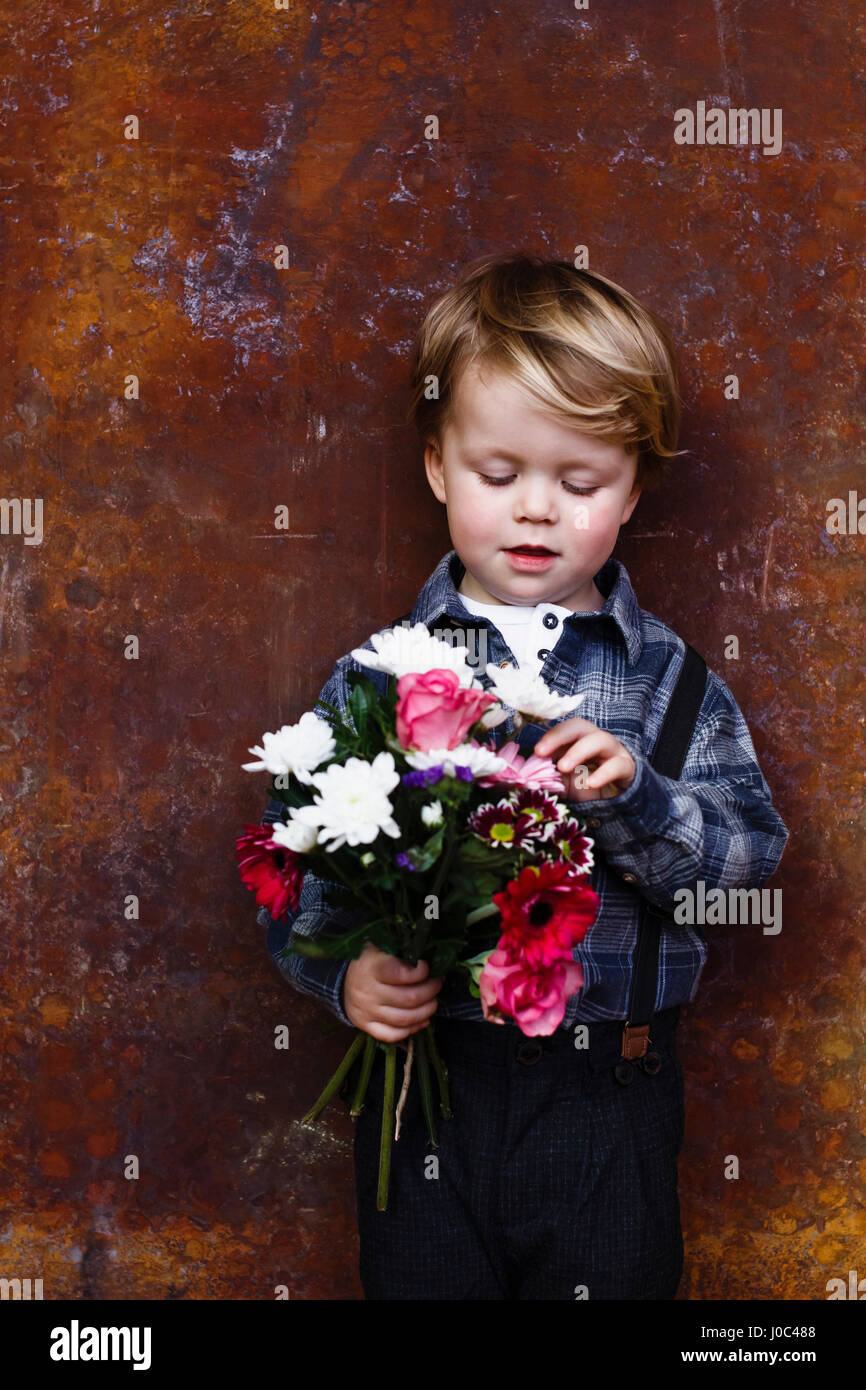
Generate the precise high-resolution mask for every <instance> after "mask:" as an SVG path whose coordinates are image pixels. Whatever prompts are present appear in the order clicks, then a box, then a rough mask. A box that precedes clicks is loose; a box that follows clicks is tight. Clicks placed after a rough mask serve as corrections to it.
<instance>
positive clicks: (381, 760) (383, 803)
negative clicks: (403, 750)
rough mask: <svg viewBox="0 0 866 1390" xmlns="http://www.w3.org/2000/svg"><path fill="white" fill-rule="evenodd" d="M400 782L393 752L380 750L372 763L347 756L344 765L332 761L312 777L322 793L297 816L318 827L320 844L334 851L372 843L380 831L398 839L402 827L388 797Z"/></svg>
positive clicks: (297, 812)
mask: <svg viewBox="0 0 866 1390" xmlns="http://www.w3.org/2000/svg"><path fill="white" fill-rule="evenodd" d="M399 781H400V774H399V772H398V771H397V769H396V767H395V765H394V759H393V757H392V755H391V754H390V753H377V754H376V757H375V758H374V759H373V761H372V762H371V763H370V762H367V761H366V760H365V759H364V758H348V759H347V760H346V763H345V765H343V766H341V765H340V764H339V763H331V766H330V767H328V768H326V769H325V771H324V772H316V773H314V774H313V777H312V782H313V784H314V785H315V786H316V787H317V788H318V790H319V791H320V792H321V793H322V795H321V796H318V797H316V798H315V800H314V802H313V805H312V806H300V807H299V808H298V809H297V810H296V811H295V817H294V818H295V820H298V821H301V822H302V824H304V825H311V826H316V827H318V830H319V835H318V838H319V843H320V844H322V845H324V846H325V848H326V849H328V850H331V851H333V850H337V849H339V848H340V846H341V845H344V844H350V845H353V846H354V845H359V844H363V845H369V844H371V843H372V841H373V840H375V839H376V836H377V835H378V834H379V832H380V831H384V833H385V834H386V835H390V836H392V838H393V839H395V840H396V839H399V837H400V827H399V825H398V824H397V822H396V821H395V820H394V815H393V811H394V808H393V806H392V805H391V802H390V801H389V800H388V793H389V792H391V791H393V790H394V788H395V787H396V786H397V783H398V782H399Z"/></svg>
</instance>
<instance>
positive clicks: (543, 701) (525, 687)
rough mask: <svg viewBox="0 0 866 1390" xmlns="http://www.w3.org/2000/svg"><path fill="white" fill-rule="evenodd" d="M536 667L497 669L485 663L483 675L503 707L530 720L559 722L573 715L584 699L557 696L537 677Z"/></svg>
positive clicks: (571, 696) (495, 666) (580, 697)
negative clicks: (486, 677)
mask: <svg viewBox="0 0 866 1390" xmlns="http://www.w3.org/2000/svg"><path fill="white" fill-rule="evenodd" d="M540 669H541V668H540V663H539V662H533V663H532V664H531V665H529V666H523V667H517V666H497V665H496V664H495V662H492V661H490V662H488V663H487V667H486V670H487V674H488V676H489V677H490V679H491V681H492V682H493V686H494V690H493V693H494V694H495V695H496V697H497V699H498V700H501V701H502V704H503V705H507V706H508V708H509V709H513V710H517V711H518V712H519V713H520V714H524V715H528V716H529V717H530V718H532V719H540V720H547V719H561V718H562V717H563V715H566V714H573V713H574V711H575V710H576V709H577V707H578V705H579V704H581V703H582V702H583V700H584V699H585V698H586V696H585V695H557V694H555V693H554V692H553V691H552V690H551V689H550V687H549V686H548V685H547V684H546V683H545V682H544V681H543V680H542V679H541V676H540V675H539V674H538V673H539V670H540Z"/></svg>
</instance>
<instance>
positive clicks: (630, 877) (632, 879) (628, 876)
mask: <svg viewBox="0 0 866 1390" xmlns="http://www.w3.org/2000/svg"><path fill="white" fill-rule="evenodd" d="M623 878H624V879H625V881H626V883H635V882H636V879H635V876H634V874H623Z"/></svg>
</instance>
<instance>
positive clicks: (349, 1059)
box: [301, 1028, 368, 1124]
mask: <svg viewBox="0 0 866 1390" xmlns="http://www.w3.org/2000/svg"><path fill="white" fill-rule="evenodd" d="M367 1036H368V1034H367V1033H363V1032H362V1031H361V1029H360V1028H359V1029H357V1031H356V1033H355V1037H354V1038H353V1040H352V1044H351V1046H350V1048H349V1050H348V1052H347V1053H346V1055H345V1057H344V1058H343V1060H342V1062H341V1063H340V1065H339V1066H338V1067H337V1070H336V1071H335V1072H334V1075H333V1076H332V1077H331V1079H330V1081H329V1082H328V1084H327V1086H326V1087H325V1089H324V1091H323V1092H322V1094H321V1095H320V1096H319V1099H318V1100H317V1101H316V1102H315V1104H314V1105H312V1106H311V1107H310V1109H309V1110H308V1111H307V1113H306V1115H302V1116H301V1124H305V1123H306V1122H307V1121H309V1120H314V1119H315V1118H316V1116H317V1115H318V1113H319V1111H320V1110H324V1108H325V1106H326V1105H327V1104H328V1101H329V1100H330V1099H331V1096H332V1095H334V1093H335V1092H336V1091H339V1089H340V1087H341V1085H342V1084H343V1078H344V1077H345V1075H346V1073H347V1072H348V1070H349V1068H350V1067H351V1065H352V1063H353V1062H354V1060H355V1058H356V1057H357V1055H358V1053H359V1052H360V1050H361V1048H362V1046H363V1043H364V1039H365V1038H366V1037H367Z"/></svg>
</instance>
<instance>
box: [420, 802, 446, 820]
mask: <svg viewBox="0 0 866 1390" xmlns="http://www.w3.org/2000/svg"><path fill="white" fill-rule="evenodd" d="M421 819H422V821H423V822H424V824H425V825H441V823H442V802H441V801H438V800H437V801H431V802H430V804H429V806H422V807H421Z"/></svg>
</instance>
